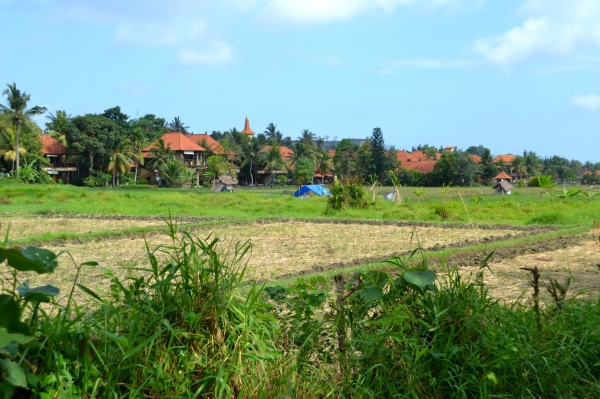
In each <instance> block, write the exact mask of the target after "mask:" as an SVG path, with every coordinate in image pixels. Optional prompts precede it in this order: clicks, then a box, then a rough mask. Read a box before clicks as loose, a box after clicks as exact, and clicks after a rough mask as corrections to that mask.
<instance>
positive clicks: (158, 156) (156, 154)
mask: <svg viewBox="0 0 600 399" xmlns="http://www.w3.org/2000/svg"><path fill="white" fill-rule="evenodd" d="M150 154H151V156H152V159H151V160H150V161H149V162H148V164H149V166H151V167H152V168H155V169H158V168H159V167H160V166H161V165H164V164H166V163H167V161H168V160H169V159H171V158H175V153H174V152H173V150H171V145H170V144H168V145H165V141H164V140H163V139H158V140H156V145H155V146H154V148H152V152H151V153H150Z"/></svg>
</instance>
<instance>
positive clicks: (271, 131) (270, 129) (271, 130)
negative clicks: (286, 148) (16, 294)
mask: <svg viewBox="0 0 600 399" xmlns="http://www.w3.org/2000/svg"><path fill="white" fill-rule="evenodd" d="M265 136H267V138H268V139H269V141H270V142H271V143H279V142H280V141H281V139H282V137H283V135H282V134H281V133H280V132H279V130H277V125H275V124H273V122H271V123H269V125H268V126H267V128H266V129H265Z"/></svg>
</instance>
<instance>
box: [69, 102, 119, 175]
mask: <svg viewBox="0 0 600 399" xmlns="http://www.w3.org/2000/svg"><path fill="white" fill-rule="evenodd" d="M64 131H65V135H66V136H67V141H68V142H69V143H70V147H71V148H73V149H74V150H75V151H77V152H78V153H79V155H80V156H86V157H88V160H89V163H90V165H89V170H90V173H91V171H93V170H94V167H95V166H96V164H97V163H98V162H100V161H102V160H104V159H106V158H109V157H110V156H111V155H110V154H111V152H112V150H113V149H114V148H117V147H118V146H119V143H120V142H121V141H122V140H123V139H124V138H125V132H124V131H123V129H122V128H121V126H120V125H119V124H117V123H115V122H114V121H112V120H110V119H107V118H105V117H104V116H102V115H92V114H87V115H84V116H77V117H74V118H73V119H72V120H71V123H70V124H68V125H67V126H66V127H65V130H64Z"/></svg>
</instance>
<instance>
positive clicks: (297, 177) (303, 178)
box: [294, 158, 315, 185]
mask: <svg viewBox="0 0 600 399" xmlns="http://www.w3.org/2000/svg"><path fill="white" fill-rule="evenodd" d="M314 174H315V163H314V162H313V160H312V159H308V158H300V159H299V160H298V161H296V164H295V165H294V181H295V182H296V184H297V185H302V184H306V183H308V182H310V181H312V178H313V176H314Z"/></svg>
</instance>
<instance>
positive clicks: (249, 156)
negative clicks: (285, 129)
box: [241, 139, 263, 186]
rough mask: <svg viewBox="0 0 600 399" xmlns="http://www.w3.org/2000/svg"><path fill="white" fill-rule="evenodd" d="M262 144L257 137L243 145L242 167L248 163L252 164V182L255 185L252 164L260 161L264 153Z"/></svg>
mask: <svg viewBox="0 0 600 399" xmlns="http://www.w3.org/2000/svg"><path fill="white" fill-rule="evenodd" d="M261 149H262V148H261V146H260V145H259V144H258V141H257V140H255V139H251V140H249V141H248V142H247V143H246V144H245V145H244V146H243V147H242V154H241V156H242V159H243V160H244V161H243V162H242V165H241V166H242V168H243V167H244V166H246V165H249V166H250V184H251V185H253V186H254V176H253V175H252V166H253V165H257V164H259V163H260V161H261V159H262V157H263V153H261Z"/></svg>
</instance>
